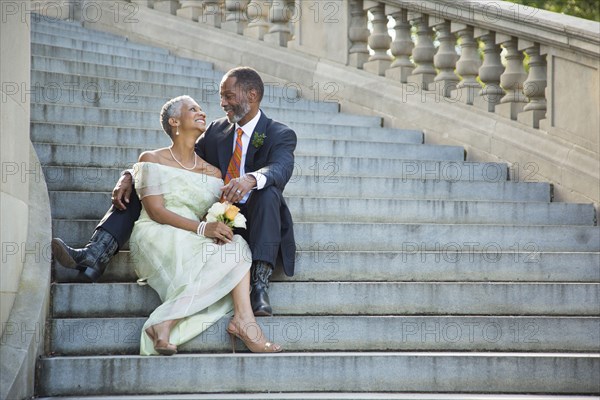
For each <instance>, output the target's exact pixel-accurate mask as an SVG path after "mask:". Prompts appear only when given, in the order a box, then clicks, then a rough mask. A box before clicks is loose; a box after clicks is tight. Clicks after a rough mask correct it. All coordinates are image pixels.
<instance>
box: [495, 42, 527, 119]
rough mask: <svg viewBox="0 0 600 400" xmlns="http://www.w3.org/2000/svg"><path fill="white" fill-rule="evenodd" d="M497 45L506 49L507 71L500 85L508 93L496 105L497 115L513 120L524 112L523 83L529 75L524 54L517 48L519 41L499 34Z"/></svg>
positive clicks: (501, 77) (501, 78) (502, 76)
mask: <svg viewBox="0 0 600 400" xmlns="http://www.w3.org/2000/svg"><path fill="white" fill-rule="evenodd" d="M496 43H500V44H502V46H503V47H504V48H505V49H506V69H505V70H504V73H503V74H502V75H501V76H500V85H501V86H502V88H503V89H504V91H505V92H506V94H505V95H504V97H503V98H501V99H500V104H497V105H496V109H495V111H496V113H497V114H500V115H502V116H504V117H506V118H510V119H513V120H516V119H517V114H518V113H520V112H521V111H523V107H524V106H525V104H526V101H527V99H526V98H525V95H523V82H525V79H526V78H527V74H526V73H525V70H524V69H523V53H521V52H520V51H519V50H518V48H517V39H515V38H513V37H510V36H507V35H504V34H500V33H497V34H496Z"/></svg>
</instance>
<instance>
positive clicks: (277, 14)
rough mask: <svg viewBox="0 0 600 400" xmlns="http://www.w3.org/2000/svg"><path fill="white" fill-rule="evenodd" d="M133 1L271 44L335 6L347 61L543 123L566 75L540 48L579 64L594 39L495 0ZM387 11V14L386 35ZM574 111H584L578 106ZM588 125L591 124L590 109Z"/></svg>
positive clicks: (552, 118) (549, 120)
mask: <svg viewBox="0 0 600 400" xmlns="http://www.w3.org/2000/svg"><path fill="white" fill-rule="evenodd" d="M131 1H132V2H136V3H137V4H138V5H140V6H146V7H154V9H156V10H160V11H163V12H168V13H170V14H174V15H178V16H181V17H182V18H187V19H192V20H195V21H198V22H200V23H204V24H208V25H212V26H215V27H220V28H222V29H225V30H228V31H231V32H235V33H237V34H240V35H245V36H248V37H252V38H255V39H257V40H264V41H265V42H268V43H273V44H276V45H279V46H287V45H288V43H290V41H292V40H294V39H296V41H297V38H295V37H294V31H295V30H297V29H298V28H299V27H306V26H310V25H311V24H313V25H314V24H322V23H328V22H335V21H337V19H336V18H335V17H336V15H335V14H337V13H342V12H343V13H346V14H348V15H344V16H343V17H344V18H343V20H344V21H345V20H347V21H349V22H348V23H341V24H338V25H339V27H338V29H339V30H341V29H344V30H346V31H347V32H341V31H340V32H339V34H340V35H347V36H348V38H349V40H348V41H349V43H348V46H347V49H346V51H347V54H346V60H345V61H346V64H347V65H351V66H354V67H356V68H359V69H364V70H365V71H368V72H371V73H374V74H377V75H380V76H385V77H387V78H388V79H390V80H393V81H397V82H400V83H405V84H410V85H417V86H418V88H419V90H423V91H435V92H437V93H439V94H440V95H441V96H443V97H445V98H447V99H448V101H456V102H460V103H464V104H468V105H473V106H474V107H477V108H479V109H481V110H484V111H487V112H495V113H497V114H498V115H501V116H503V117H506V118H509V119H512V120H515V121H518V122H520V123H523V124H526V125H528V126H530V127H533V128H540V127H541V128H542V129H545V130H548V129H552V128H553V127H557V128H558V129H563V130H566V131H569V130H570V129H572V127H570V126H561V124H560V123H558V120H562V119H563V118H562V117H559V118H558V119H557V118H556V116H557V115H556V114H559V113H560V112H561V110H558V109H557V107H555V106H556V104H554V102H553V98H554V95H555V94H556V90H559V91H563V90H565V91H569V89H568V88H566V87H564V81H565V77H562V76H557V75H556V72H557V71H556V70H552V69H549V68H548V66H547V65H548V56H550V57H552V58H560V62H559V64H560V65H557V66H558V68H567V69H573V70H574V71H576V70H577V68H581V67H580V66H578V65H576V64H577V62H575V61H573V60H572V59H570V58H569V57H567V55H568V54H574V55H577V54H578V53H584V54H585V55H587V56H592V57H594V56H595V57H597V56H598V46H597V45H598V39H597V38H596V40H591V41H590V38H589V37H588V36H587V35H585V32H583V33H581V34H580V32H578V27H577V26H574V27H573V30H572V32H564V31H562V32H561V31H560V26H559V25H558V24H556V21H553V20H552V19H551V13H546V12H542V13H543V14H544V15H541V13H540V11H541V10H537V9H534V8H527V7H523V6H519V5H516V4H512V3H507V2H502V1H498V2H486V1H468V2H466V1H464V2H463V1H461V2H455V1H450V0H436V1H400V0H386V1H373V0H350V1H349V2H347V4H344V2H340V1H339V0H338V1H324V0H320V1H319V0H316V1H308V2H307V1H304V2H301V1H296V2H294V1H291V0H253V1H248V0H244V1H242V0H222V1H207V0H154V1H153V2H151V1H148V0H143V1H140V0H131ZM302 3H304V4H302ZM308 3H310V4H308ZM319 11H320V12H319ZM367 13H369V15H370V24H371V29H370V30H369V29H367V26H368V23H369V21H368V18H367ZM328 18H329V19H331V21H327V19H328ZM389 19H392V20H393V21H394V24H395V25H394V28H393V29H394V32H395V35H394V36H395V37H394V39H392V37H390V34H389V30H388V20H389ZM310 20H313V21H310ZM577 21H578V23H579V24H581V21H583V20H577ZM583 22H585V23H586V24H588V25H589V26H591V24H593V23H592V22H591V21H590V22H589V23H588V21H583ZM411 27H412V30H411ZM592 28H593V27H592ZM585 29H586V27H585V26H584V27H582V29H581V31H585ZM411 32H412V35H411ZM571 36H573V39H575V40H573V41H572V40H571ZM322 40H323V41H326V40H327V38H322ZM457 43H458V45H457ZM573 44H576V45H575V46H573ZM367 45H368V48H367ZM295 48H296V49H297V48H298V47H295ZM300 48H301V46H300ZM369 49H370V51H369ZM557 51H558V53H557ZM525 55H527V60H528V62H527V63H525V64H524V59H525ZM503 59H504V62H503V61H502V60H503ZM338 60H339V57H337V59H336V61H338ZM596 61H597V59H596ZM569 64H573V65H569ZM591 67H594V66H591ZM527 70H528V72H527ZM549 72H554V76H552V77H549V75H548V74H549ZM574 76H576V75H573V77H574ZM550 78H552V79H550ZM549 80H550V82H549ZM557 86H558V87H557ZM582 94H584V93H571V95H570V96H569V97H571V98H574V97H577V98H579V96H580V95H582ZM584 97H585V95H584ZM582 103H586V102H585V101H583V102H582ZM549 110H550V111H549ZM595 111H597V109H596V110H595ZM579 116H581V117H585V116H589V113H588V110H587V108H586V107H584V108H583V109H582V110H581V113H580V115H579ZM569 119H570V118H567V120H569ZM592 127H595V128H598V119H597V118H596V119H595V125H593V126H592ZM577 133H578V134H583V135H584V136H585V135H586V134H585V133H584V132H577ZM596 143H597V142H596Z"/></svg>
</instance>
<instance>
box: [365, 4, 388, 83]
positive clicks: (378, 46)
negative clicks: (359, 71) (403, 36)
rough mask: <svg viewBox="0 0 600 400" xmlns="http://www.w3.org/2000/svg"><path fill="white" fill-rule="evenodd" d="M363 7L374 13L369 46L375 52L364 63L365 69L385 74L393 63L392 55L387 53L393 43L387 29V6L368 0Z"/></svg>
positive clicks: (373, 72)
mask: <svg viewBox="0 0 600 400" xmlns="http://www.w3.org/2000/svg"><path fill="white" fill-rule="evenodd" d="M363 8H364V9H365V10H368V11H370V12H371V14H373V20H372V21H371V23H372V24H373V31H372V32H371V34H370V35H369V47H371V50H373V52H374V53H373V54H372V55H371V56H370V57H369V61H367V62H366V63H364V65H363V69H364V70H365V71H368V72H370V73H372V74H377V75H384V74H385V70H386V69H388V68H389V67H390V65H391V64H392V57H391V56H390V55H389V54H387V51H388V50H389V48H390V44H391V43H392V38H391V37H390V35H389V34H388V31H387V22H388V18H387V15H385V7H384V5H383V4H382V3H380V2H378V1H370V0H367V1H365V2H364V3H363Z"/></svg>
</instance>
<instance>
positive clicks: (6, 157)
mask: <svg viewBox="0 0 600 400" xmlns="http://www.w3.org/2000/svg"><path fill="white" fill-rule="evenodd" d="M0 11H1V13H0V19H1V24H0V53H1V54H2V57H0V132H1V134H0V141H1V143H0V157H1V163H0V164H1V169H2V175H1V178H2V179H1V182H0V203H1V204H2V206H1V207H0V210H1V211H0V212H1V216H0V218H1V220H0V244H1V246H2V264H1V267H0V283H1V290H0V323H1V324H0V336H1V340H0V398H2V399H23V398H31V397H32V396H33V394H34V376H35V363H36V361H37V359H38V357H39V355H40V354H41V353H42V352H43V349H44V331H45V322H46V317H47V314H48V301H49V297H50V258H51V256H50V247H49V244H50V237H51V216H50V202H49V198H48V191H47V188H46V184H45V179H44V176H43V173H42V169H41V165H40V162H39V160H38V158H37V155H36V153H35V150H34V149H33V146H32V144H31V141H30V138H29V116H30V114H29V112H30V109H29V104H30V97H29V96H30V89H31V87H30V86H31V85H30V64H31V62H30V58H31V51H30V21H31V20H30V11H31V3H30V2H29V1H26V0H22V1H21V0H17V1H2V2H0Z"/></svg>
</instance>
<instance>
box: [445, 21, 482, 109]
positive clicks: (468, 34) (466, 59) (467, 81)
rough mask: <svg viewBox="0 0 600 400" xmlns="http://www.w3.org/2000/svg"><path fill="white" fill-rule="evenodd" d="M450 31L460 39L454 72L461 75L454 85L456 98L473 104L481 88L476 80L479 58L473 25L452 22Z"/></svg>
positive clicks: (479, 64) (479, 63)
mask: <svg viewBox="0 0 600 400" xmlns="http://www.w3.org/2000/svg"><path fill="white" fill-rule="evenodd" d="M451 30H452V32H457V33H458V37H459V39H460V58H459V59H458V61H457V63H456V73H457V74H458V75H460V76H461V78H462V79H461V81H460V82H459V83H458V85H457V86H456V93H455V95H456V96H453V97H454V98H455V99H456V100H458V101H460V102H462V103H466V104H473V99H474V98H475V95H476V94H477V93H479V91H480V90H481V85H480V84H479V82H477V74H479V67H481V59H480V58H479V53H478V51H477V48H478V47H477V41H476V40H475V39H474V38H473V27H471V26H468V25H464V24H459V23H454V22H453V23H452V26H451Z"/></svg>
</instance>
